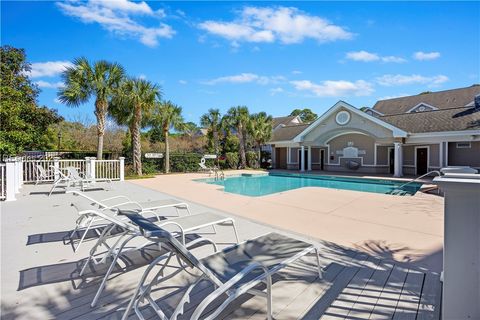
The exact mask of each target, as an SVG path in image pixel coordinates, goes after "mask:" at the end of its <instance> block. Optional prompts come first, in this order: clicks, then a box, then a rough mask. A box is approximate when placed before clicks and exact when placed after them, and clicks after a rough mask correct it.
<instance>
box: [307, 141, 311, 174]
mask: <svg viewBox="0 0 480 320" xmlns="http://www.w3.org/2000/svg"><path fill="white" fill-rule="evenodd" d="M307 159H308V166H307V170H308V171H312V147H311V146H308V158H307Z"/></svg>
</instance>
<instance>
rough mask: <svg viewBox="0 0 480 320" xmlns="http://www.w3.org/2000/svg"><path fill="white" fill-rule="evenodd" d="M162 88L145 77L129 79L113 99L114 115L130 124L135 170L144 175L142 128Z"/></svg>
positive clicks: (118, 120)
mask: <svg viewBox="0 0 480 320" xmlns="http://www.w3.org/2000/svg"><path fill="white" fill-rule="evenodd" d="M160 97H161V91H160V88H159V87H158V86H157V85H155V84H153V83H151V82H150V81H148V80H144V79H127V80H125V81H124V82H123V83H122V85H121V86H120V88H119V90H118V93H117V95H116V96H115V97H114V98H113V99H112V108H111V109H112V112H111V114H112V117H113V118H114V119H115V120H116V121H117V122H118V123H119V124H125V125H128V128H129V129H130V134H131V139H132V154H133V157H132V158H133V171H134V172H135V174H137V175H139V176H141V175H142V146H141V139H140V129H141V128H142V127H145V125H146V123H147V120H148V116H149V115H150V113H151V111H152V110H153V108H154V107H155V102H156V101H157V99H160Z"/></svg>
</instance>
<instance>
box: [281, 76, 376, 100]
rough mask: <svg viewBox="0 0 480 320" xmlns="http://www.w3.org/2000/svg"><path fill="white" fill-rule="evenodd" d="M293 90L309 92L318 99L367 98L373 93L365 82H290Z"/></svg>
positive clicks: (370, 85)
mask: <svg viewBox="0 0 480 320" xmlns="http://www.w3.org/2000/svg"><path fill="white" fill-rule="evenodd" d="M290 83H291V84H292V85H293V86H294V87H295V89H297V90H300V91H310V92H311V93H313V94H315V95H316V96H318V97H345V96H352V95H353V96H369V95H370V94H372V92H373V91H374V89H373V86H372V84H371V83H369V82H367V81H365V80H357V81H354V82H351V81H346V80H338V81H335V80H326V81H322V82H321V83H320V84H317V83H313V82H311V81H309V80H300V81H290Z"/></svg>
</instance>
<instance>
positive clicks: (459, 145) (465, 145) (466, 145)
mask: <svg viewBox="0 0 480 320" xmlns="http://www.w3.org/2000/svg"><path fill="white" fill-rule="evenodd" d="M471 147H472V144H471V143H470V142H457V149H470V148H471Z"/></svg>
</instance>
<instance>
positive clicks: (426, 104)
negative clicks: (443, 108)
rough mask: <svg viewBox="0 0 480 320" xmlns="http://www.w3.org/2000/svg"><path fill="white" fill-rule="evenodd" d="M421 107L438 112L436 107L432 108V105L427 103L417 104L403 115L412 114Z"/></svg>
mask: <svg viewBox="0 0 480 320" xmlns="http://www.w3.org/2000/svg"><path fill="white" fill-rule="evenodd" d="M422 105H424V106H426V107H429V108H431V109H432V110H438V108H437V107H434V106H432V105H430V104H428V103H425V102H420V103H418V104H417V105H416V106H415V107H413V108H411V109H410V110H408V111H407V112H405V113H412V111H413V110H415V109H417V108H418V107H420V106H422ZM432 110H425V111H420V112H427V111H432Z"/></svg>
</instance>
